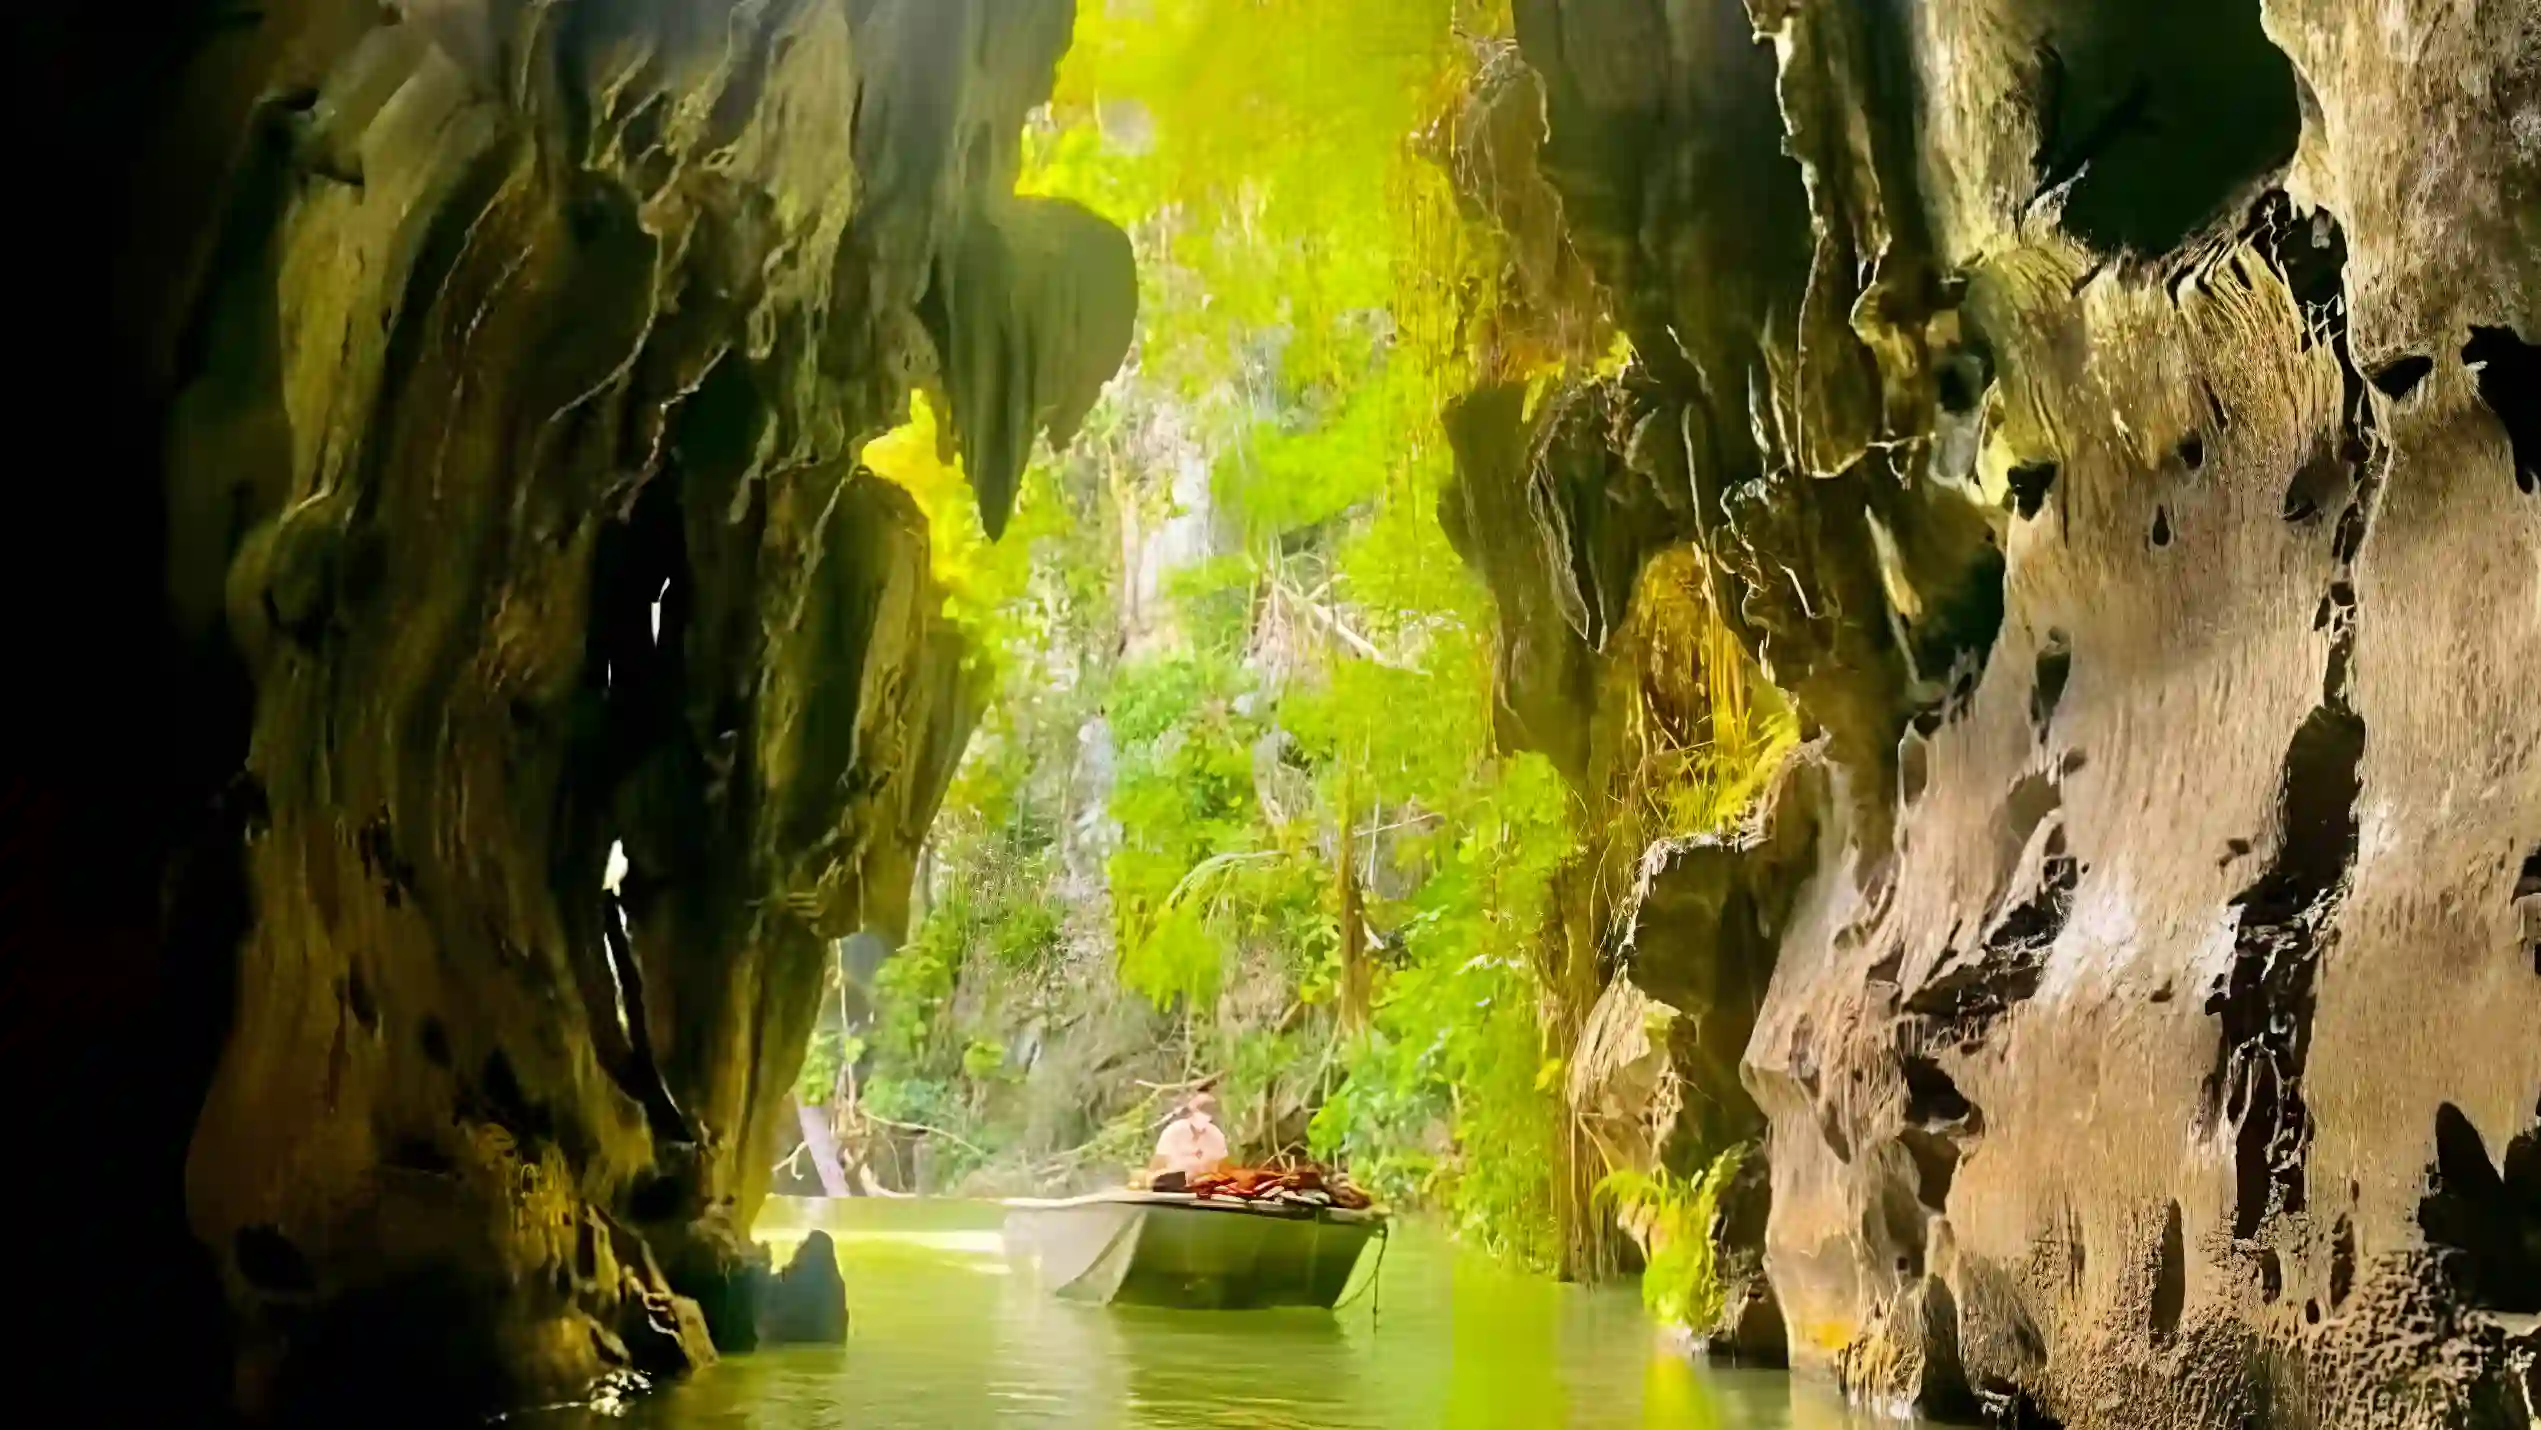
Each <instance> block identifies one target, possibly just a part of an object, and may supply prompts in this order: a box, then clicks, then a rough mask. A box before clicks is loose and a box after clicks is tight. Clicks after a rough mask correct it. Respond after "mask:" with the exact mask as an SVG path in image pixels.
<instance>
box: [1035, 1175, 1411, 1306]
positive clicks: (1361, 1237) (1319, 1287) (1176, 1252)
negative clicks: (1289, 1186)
mask: <svg viewBox="0 0 2541 1430" xmlns="http://www.w3.org/2000/svg"><path fill="white" fill-rule="evenodd" d="M1383 1225H1384V1217H1383V1215H1382V1214H1380V1213H1376V1212H1353V1211H1344V1210H1341V1209H1339V1208H1314V1207H1288V1206H1269V1207H1264V1206H1257V1205H1248V1204H1245V1203H1241V1202H1230V1201H1217V1200H1211V1201H1201V1200H1199V1199H1197V1198H1193V1197H1189V1196H1182V1195H1178V1194H1175V1193H1169V1192H1108V1193H1100V1194H1097V1195H1095V1196H1090V1197H1076V1198H1072V1199H1070V1200H1067V1201H1047V1202H1045V1201H1014V1202H1008V1203H1007V1204H1006V1228H1005V1233H1006V1249H1007V1253H1008V1255H1009V1256H1011V1257H1013V1258H1014V1259H1015V1260H1017V1261H1018V1262H1022V1263H1026V1264H1028V1265H1029V1267H1030V1268H1031V1270H1032V1271H1033V1272H1034V1274H1036V1275H1038V1276H1039V1278H1040V1280H1041V1284H1042V1285H1043V1287H1044V1288H1046V1289H1048V1290H1050V1291H1052V1292H1055V1293H1056V1294H1058V1295H1060V1296H1063V1297H1066V1298H1068V1299H1070V1300H1077V1301H1093V1302H1117V1303H1120V1304H1123V1305H1135V1306H1170V1307H1177V1308H1181V1309H1185V1310H1225V1311H1235V1310H1253V1309H1259V1308H1264V1307H1272V1306H1322V1307H1329V1306H1331V1305H1333V1304H1334V1303H1336V1302H1338V1301H1339V1300H1340V1299H1341V1296H1342V1294H1343V1292H1344V1291H1345V1290H1347V1289H1348V1287H1349V1284H1350V1275H1351V1272H1352V1270H1353V1269H1354V1268H1355V1267H1357V1265H1358V1263H1359V1256H1360V1254H1361V1253H1362V1252H1364V1251H1365V1250H1366V1249H1367V1244H1368V1242H1369V1241H1370V1240H1371V1239H1372V1238H1374V1237H1375V1236H1376V1234H1377V1232H1378V1231H1379V1229H1380V1228H1381V1227H1382V1226H1383Z"/></svg>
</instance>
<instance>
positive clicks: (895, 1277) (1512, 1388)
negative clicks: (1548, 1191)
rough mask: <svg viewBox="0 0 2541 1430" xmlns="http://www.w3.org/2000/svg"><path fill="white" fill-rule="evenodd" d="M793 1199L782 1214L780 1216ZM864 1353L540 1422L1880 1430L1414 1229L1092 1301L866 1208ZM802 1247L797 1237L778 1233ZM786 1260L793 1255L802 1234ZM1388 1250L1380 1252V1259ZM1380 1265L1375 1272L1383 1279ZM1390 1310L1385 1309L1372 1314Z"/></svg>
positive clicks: (795, 1357)
mask: <svg viewBox="0 0 2541 1430" xmlns="http://www.w3.org/2000/svg"><path fill="white" fill-rule="evenodd" d="M782 1215H783V1213H782V1212H780V1213H776V1214H772V1216H771V1220H774V1219H777V1217H779V1216H782ZM821 1215H822V1217H823V1221H822V1224H823V1225H826V1226H828V1227H829V1229H830V1231H831V1233H832V1234H833V1235H834V1236H836V1237H837V1238H838V1250H839V1261H840V1265H841V1268H842V1270H843V1271H844V1272H845V1274H846V1277H847V1286H848V1303H849V1308H850V1312H851V1315H852V1318H853V1324H852V1330H851V1332H850V1335H849V1342H848V1345H847V1346H846V1347H845V1348H844V1349H840V1348H837V1347H821V1348H805V1347H794V1348H787V1349H783V1350H776V1351H767V1352H762V1353H760V1354H757V1355H752V1356H742V1357H735V1358H734V1359H732V1360H728V1361H726V1362H724V1363H723V1364H721V1365H719V1366H717V1367H715V1368H714V1369H712V1370H710V1371H708V1372H706V1373H705V1374H703V1375H701V1376H699V1377H697V1378H696V1379H695V1380H693V1381H691V1382H689V1383H687V1384H685V1385H682V1386H679V1387H677V1388H676V1389H674V1390H672V1391H670V1392H669V1393H667V1394H664V1395H661V1396H657V1397H654V1398H651V1399H648V1400H644V1401H640V1402H638V1403H637V1404H636V1405H635V1406H634V1407H633V1408H632V1410H631V1412H630V1413H629V1415H628V1417H627V1418H626V1419H624V1420H609V1421H602V1420H600V1419H599V1418H598V1417H597V1416H594V1415H591V1414H589V1413H585V1412H577V1413H568V1414H563V1415H554V1416H545V1417H540V1418H538V1419H537V1420H535V1421H534V1422H533V1423H534V1424H536V1425H538V1426H540V1427H541V1430H618V1428H619V1427H637V1428H638V1430H813V1427H819V1430H881V1427H890V1430H971V1427H986V1426H1017V1427H1048V1430H1118V1428H1119V1427H1145V1426H1154V1427H1177V1430H1215V1428H1216V1427H1224V1430H1236V1427H1241V1430H1290V1428H1291V1427H1294V1430H1430V1427H1467V1426H1471V1427H1499V1426H1509V1427H1526V1428H1527V1430H1533V1427H1561V1430H1624V1427H1658V1426H1668V1427H1694V1428H1695V1430H1868V1427H1871V1426H1879V1427H1883V1430H1885V1427H1893V1426H1894V1425H1895V1424H1896V1422H1894V1421H1874V1420H1872V1419H1870V1418H1868V1417H1866V1416H1859V1415H1857V1414H1855V1413H1852V1412H1848V1411H1847V1409H1846V1408H1845V1407H1844V1406H1843V1404H1842V1403H1841V1402H1840V1401H1838V1400H1836V1399H1835V1398H1834V1397H1833V1396H1832V1395H1831V1394H1829V1393H1827V1392H1826V1391H1824V1390H1821V1389H1819V1388H1817V1387H1813V1386H1807V1385H1801V1384H1798V1383H1795V1382H1793V1381H1792V1380H1791V1379H1790V1378H1789V1377H1787V1376H1783V1375H1780V1374H1776V1373H1771V1372H1763V1371H1730V1370H1716V1369H1713V1368H1711V1367H1708V1366H1695V1365H1691V1364H1688V1363H1687V1362H1686V1361H1685V1360H1683V1359H1682V1358H1680V1357H1678V1356H1676V1355H1674V1354H1672V1353H1670V1352H1669V1351H1668V1350H1666V1349H1665V1348H1664V1347H1663V1346H1661V1345H1660V1344H1659V1342H1658V1339H1657V1337H1656V1335H1655V1334H1654V1332H1653V1329H1652V1327H1651V1325H1650V1323H1649V1321H1648V1320H1647V1319H1646V1318H1644V1317H1643V1315H1642V1313H1641V1308H1640V1305H1639V1302H1638V1300H1637V1298H1636V1297H1634V1295H1633V1294H1632V1293H1631V1292H1630V1291H1629V1290H1626V1289H1600V1290H1591V1289H1587V1288H1582V1287H1576V1286H1561V1285H1556V1284H1555V1283H1553V1282H1550V1281H1547V1280H1543V1279H1541V1278H1537V1277H1528V1276H1518V1275H1513V1274H1511V1273H1509V1272H1508V1271H1506V1270H1504V1269H1502V1268H1499V1267H1497V1266H1495V1265H1493V1264H1491V1263H1490V1262H1488V1261H1486V1260H1484V1259H1482V1258H1479V1257H1474V1256H1469V1255H1462V1254H1459V1253H1458V1252H1457V1251H1456V1250H1455V1248H1454V1247H1453V1246H1452V1245H1451V1244H1449V1243H1448V1242H1447V1241H1445V1240H1444V1239H1443V1238H1441V1237H1439V1236H1438V1235H1436V1234H1435V1233H1433V1232H1430V1231H1427V1230H1426V1229H1423V1228H1419V1227H1408V1226H1407V1227H1398V1228H1397V1230H1396V1233H1395V1235H1394V1238H1393V1242H1392V1245H1391V1246H1390V1247H1389V1248H1388V1249H1387V1252H1386V1257H1385V1262H1384V1271H1383V1275H1382V1277H1381V1278H1380V1284H1379V1285H1378V1287H1377V1288H1376V1291H1377V1294H1376V1296H1375V1297H1374V1298H1373V1299H1374V1301H1375V1303H1376V1304H1375V1306H1374V1307H1371V1305H1370V1298H1367V1297H1362V1298H1360V1299H1358V1300H1356V1301H1354V1302H1353V1303H1352V1304H1350V1305H1349V1306H1346V1307H1345V1308H1343V1309H1342V1310H1340V1311H1337V1312H1322V1311H1250V1312H1196V1311H1161V1310H1147V1309H1141V1308H1133V1307H1119V1308H1110V1307H1100V1306H1081V1305H1076V1304H1074V1303H1070V1302H1064V1301H1059V1300H1056V1299H1054V1298H1052V1297H1050V1296H1048V1295H1047V1294H1045V1293H1043V1292H1042V1291H1040V1290H1039V1288H1037V1287H1036V1286H1034V1285H1033V1284H1032V1282H1031V1279H1030V1278H1029V1276H1018V1275H1014V1274H1011V1273H1010V1270H1009V1268H1008V1266H1007V1264H1006V1260H1005V1256H1004V1251H1003V1247H1002V1244H1001V1242H1000V1241H999V1239H998V1237H997V1234H996V1232H995V1229H994V1228H995V1226H996V1221H997V1217H996V1212H995V1209H994V1208H989V1207H981V1206H977V1205H964V1204H959V1203H930V1204H924V1205H918V1204H911V1203H898V1204H875V1203H868V1202H844V1203H837V1204H834V1205H833V1206H832V1207H831V1208H828V1209H826V1210H824V1211H823V1212H822V1214H821ZM761 1235H762V1236H763V1237H764V1238H767V1239H771V1240H776V1241H778V1242H780V1243H785V1242H790V1241H792V1240H794V1239H796V1238H798V1237H799V1236H800V1235H801V1232H800V1230H799V1228H798V1229H794V1230H786V1231H773V1230H770V1229H769V1228H767V1227H762V1228H761ZM779 1249H780V1254H782V1252H783V1251H784V1250H785V1247H784V1246H783V1245H782V1244H781V1245H780V1248H779ZM1373 1258H1374V1253H1373V1252H1371V1253H1370V1259H1371V1260H1373ZM1365 1274H1366V1272H1365V1271H1364V1270H1363V1271H1362V1275H1365ZM1372 1311H1373V1314H1372Z"/></svg>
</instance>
